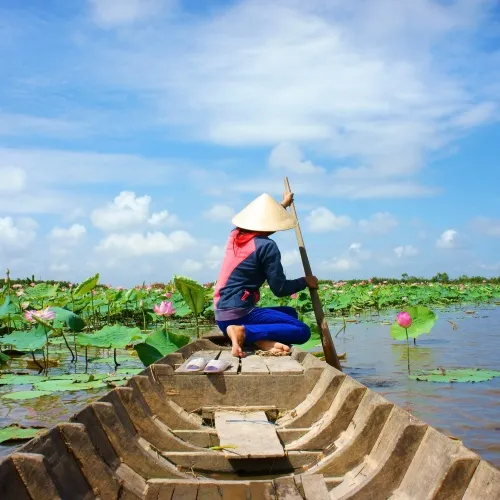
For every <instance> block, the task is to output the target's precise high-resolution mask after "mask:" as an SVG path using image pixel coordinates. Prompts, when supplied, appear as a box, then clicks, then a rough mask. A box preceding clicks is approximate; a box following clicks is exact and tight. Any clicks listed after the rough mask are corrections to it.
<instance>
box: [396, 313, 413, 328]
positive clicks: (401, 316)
mask: <svg viewBox="0 0 500 500" xmlns="http://www.w3.org/2000/svg"><path fill="white" fill-rule="evenodd" d="M397 322H398V325H399V326H400V327H401V328H410V326H411V322H412V319H411V316H410V315H409V314H408V313H407V312H400V313H398V315H397Z"/></svg>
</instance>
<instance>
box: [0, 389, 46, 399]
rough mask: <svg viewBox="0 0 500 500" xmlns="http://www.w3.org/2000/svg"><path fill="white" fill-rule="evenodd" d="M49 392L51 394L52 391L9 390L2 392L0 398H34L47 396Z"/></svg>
mask: <svg viewBox="0 0 500 500" xmlns="http://www.w3.org/2000/svg"><path fill="white" fill-rule="evenodd" d="M49 394H52V393H51V392H49V391H17V392H9V393H7V394H4V395H3V396H2V397H1V398H2V399H14V400H20V399H36V398H40V397H42V396H48V395H49Z"/></svg>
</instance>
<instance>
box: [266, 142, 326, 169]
mask: <svg viewBox="0 0 500 500" xmlns="http://www.w3.org/2000/svg"><path fill="white" fill-rule="evenodd" d="M269 167H270V168H271V169H275V170H278V169H283V170H288V171H290V172H294V173H296V174H318V173H321V172H324V171H325V170H324V169H323V168H321V167H317V166H315V165H313V164H312V163H311V162H310V161H302V152H301V151H300V149H299V147H298V146H296V145H295V144H292V143H289V142H282V143H280V144H278V145H277V146H276V147H275V148H274V149H273V150H272V151H271V154H270V155H269Z"/></svg>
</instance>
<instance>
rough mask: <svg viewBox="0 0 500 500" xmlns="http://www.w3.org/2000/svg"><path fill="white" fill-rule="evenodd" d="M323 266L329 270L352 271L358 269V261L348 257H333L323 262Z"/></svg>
mask: <svg viewBox="0 0 500 500" xmlns="http://www.w3.org/2000/svg"><path fill="white" fill-rule="evenodd" d="M323 268H324V269H326V270H330V271H352V270H354V269H359V262H358V261H357V260H355V259H352V258H349V257H334V258H333V259H331V260H330V261H328V262H325V263H323Z"/></svg>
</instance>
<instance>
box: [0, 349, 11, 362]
mask: <svg viewBox="0 0 500 500" xmlns="http://www.w3.org/2000/svg"><path fill="white" fill-rule="evenodd" d="M9 359H10V358H9V356H7V354H4V353H3V352H0V365H4V364H5V363H7V362H8V361H9Z"/></svg>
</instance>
